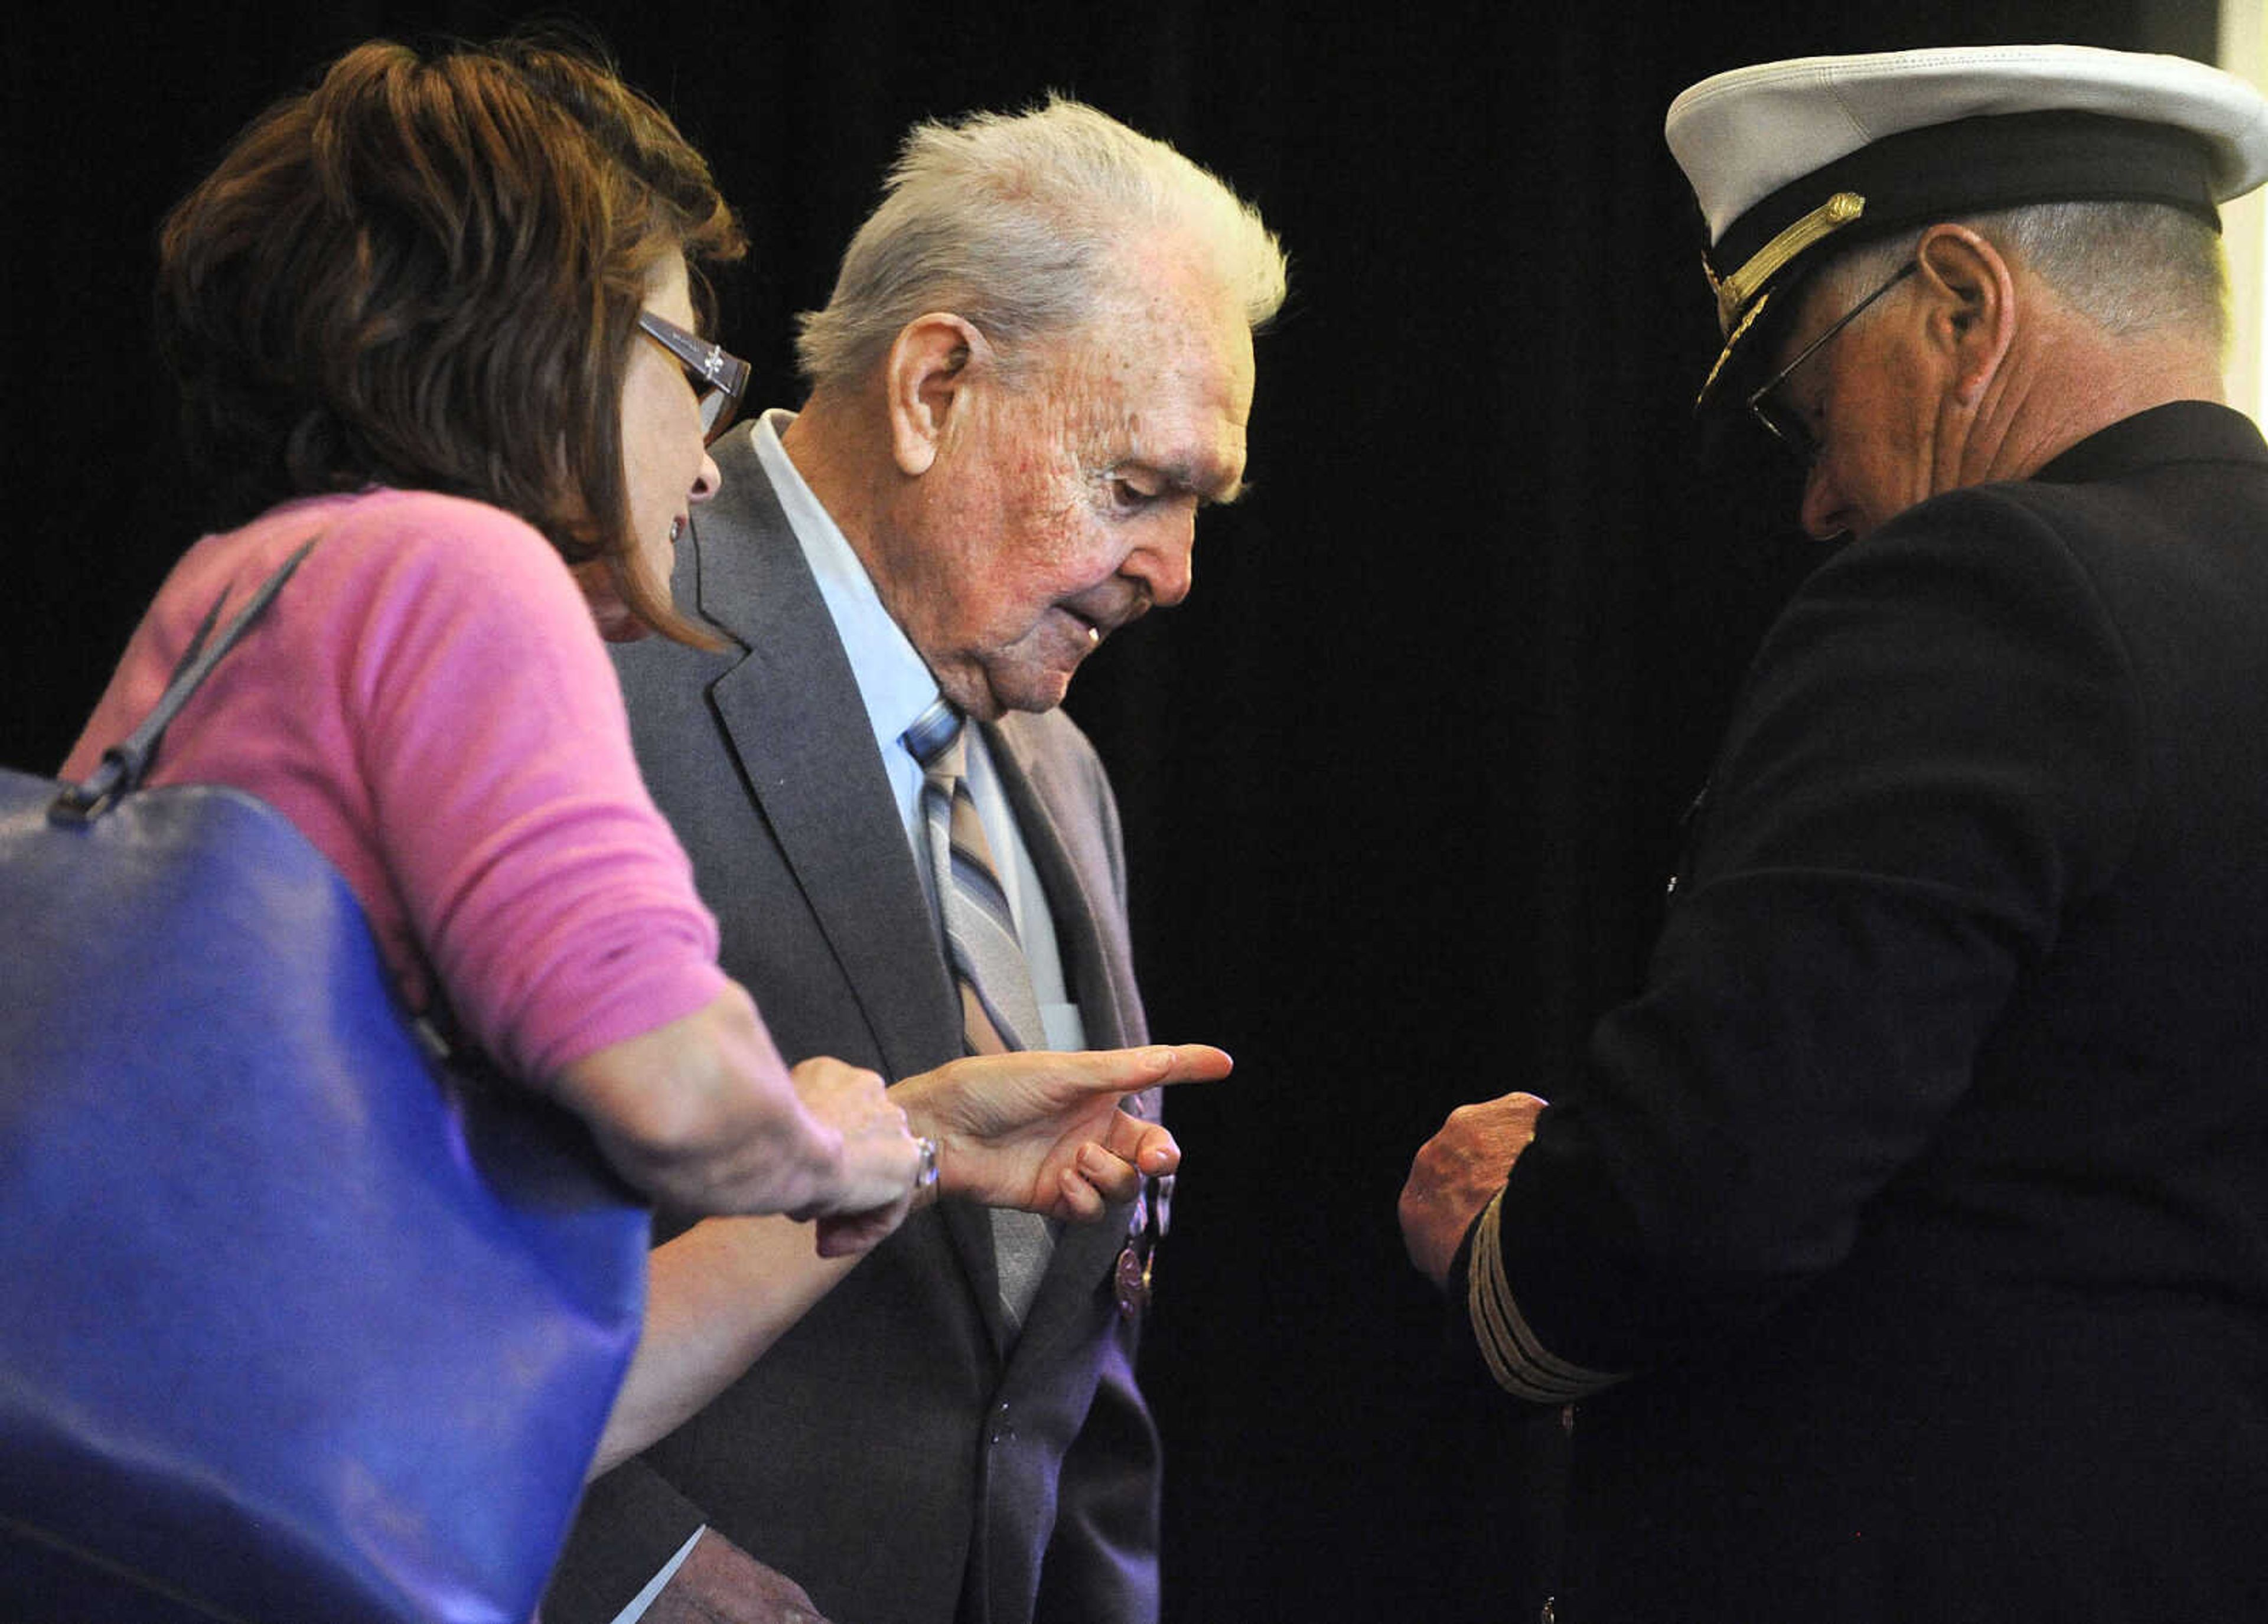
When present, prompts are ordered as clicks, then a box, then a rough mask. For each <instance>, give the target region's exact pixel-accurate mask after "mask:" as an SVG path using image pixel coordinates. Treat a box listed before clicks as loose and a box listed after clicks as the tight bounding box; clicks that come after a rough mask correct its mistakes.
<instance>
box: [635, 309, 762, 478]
mask: <svg viewBox="0 0 2268 1624" xmlns="http://www.w3.org/2000/svg"><path fill="white" fill-rule="evenodd" d="M638 327H639V329H640V330H641V331H642V332H644V334H645V335H646V336H647V337H648V338H650V339H652V340H653V342H655V343H657V344H659V345H660V346H661V347H662V348H663V349H666V350H667V351H669V353H670V354H671V355H673V356H676V357H677V358H678V360H679V361H680V362H681V363H683V364H684V367H685V374H686V376H687V377H688V378H690V379H691V380H692V383H693V393H695V394H696V396H698V397H699V399H700V401H701V440H702V444H703V445H712V444H714V443H715V441H716V438H717V437H718V435H720V434H722V433H724V432H725V430H727V429H729V428H731V427H732V426H733V414H734V413H735V412H737V411H739V410H740V396H741V395H742V394H743V393H745V392H746V391H747V387H748V364H747V362H745V361H743V360H741V359H740V356H733V355H727V354H725V350H724V349H723V347H722V346H721V345H718V344H712V343H711V342H709V341H708V340H707V339H705V338H703V337H702V336H701V335H700V334H696V333H689V332H687V331H686V330H685V329H684V328H683V327H679V326H678V325H677V323H675V322H674V321H672V320H668V319H667V318H666V317H664V316H657V315H655V314H654V313H653V312H652V311H650V310H642V311H640V312H638Z"/></svg>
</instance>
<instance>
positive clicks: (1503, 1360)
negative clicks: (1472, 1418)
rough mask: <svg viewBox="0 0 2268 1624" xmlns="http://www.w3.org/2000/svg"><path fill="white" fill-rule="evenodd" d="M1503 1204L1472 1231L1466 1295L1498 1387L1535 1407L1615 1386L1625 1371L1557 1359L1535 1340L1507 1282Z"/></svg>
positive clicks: (1499, 1199) (1496, 1203)
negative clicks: (1500, 1230)
mask: <svg viewBox="0 0 2268 1624" xmlns="http://www.w3.org/2000/svg"><path fill="white" fill-rule="evenodd" d="M1503 1205H1504V1192H1503V1191H1501V1190H1499V1191H1498V1192H1497V1194H1496V1195H1495V1197H1494V1198H1493V1199H1492V1200H1491V1201H1490V1202H1489V1204H1488V1205H1487V1207H1485V1208H1484V1209H1482V1212H1481V1216H1480V1223H1479V1225H1478V1226H1477V1227H1476V1229H1475V1230H1474V1231H1473V1253H1472V1268H1471V1278H1470V1280H1469V1282H1468V1283H1467V1286H1466V1291H1465V1308H1466V1312H1467V1314H1468V1315H1469V1317H1470V1318H1471V1319H1472V1324H1473V1336H1474V1339H1475V1340H1476V1341H1478V1342H1479V1344H1480V1349H1481V1357H1482V1358H1483V1359H1484V1360H1486V1361H1487V1362H1488V1367H1489V1374H1490V1375H1491V1376H1493V1377H1495V1378H1496V1385H1498V1386H1499V1387H1501V1388H1503V1389H1504V1390H1505V1391H1506V1393H1511V1394H1512V1395H1513V1397H1514V1398H1519V1399H1526V1400H1529V1401H1531V1402H1533V1403H1536V1404H1565V1403H1567V1402H1568V1401H1570V1400H1574V1399H1581V1398H1587V1397H1589V1396H1590V1395H1591V1394H1592V1393H1597V1392H1598V1391H1599V1390H1600V1389H1602V1388H1604V1387H1611V1386H1613V1385H1615V1384H1616V1382H1618V1381H1621V1380H1622V1379H1623V1378H1624V1374H1626V1372H1617V1373H1612V1374H1609V1372H1606V1371H1603V1370H1586V1369H1584V1368H1583V1367H1582V1366H1581V1365H1580V1364H1572V1363H1568V1362H1567V1361H1566V1360H1565V1359H1561V1358H1557V1357H1556V1356H1553V1355H1552V1354H1551V1353H1550V1351H1549V1350H1548V1349H1547V1348H1544V1346H1543V1343H1542V1342H1540V1341H1537V1340H1536V1338H1535V1332H1534V1331H1532V1330H1530V1329H1529V1328H1528V1321H1527V1319H1524V1318H1523V1317H1522V1316H1521V1312H1520V1304H1517V1303H1515V1302H1513V1298H1512V1288H1511V1287H1510V1286H1509V1285H1507V1284H1506V1282H1505V1278H1504V1254H1503V1248H1502V1246H1501V1244H1500V1242H1499V1238H1498V1227H1497V1226H1498V1224H1499V1220H1500V1218H1501V1216H1502V1215H1501V1211H1500V1209H1501V1208H1502V1207H1503Z"/></svg>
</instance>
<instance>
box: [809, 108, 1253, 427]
mask: <svg viewBox="0 0 2268 1624" xmlns="http://www.w3.org/2000/svg"><path fill="white" fill-rule="evenodd" d="M1152 241H1166V242H1176V243H1185V244H1187V245H1188V246H1189V248H1191V249H1193V250H1194V251H1195V252H1196V253H1197V254H1199V255H1201V256H1202V261H1203V262H1204V264H1205V267H1206V268H1207V269H1208V270H1209V271H1211V273H1212V274H1213V275H1214V276H1217V277H1218V278H1219V283H1220V285H1222V286H1223V287H1225V288H1226V290H1228V291H1229V293H1230V295H1231V296H1232V297H1233V298H1237V299H1238V300H1239V301H1240V302H1241V304H1242V305H1243V307H1244V312H1245V319H1246V320H1247V321H1248V323H1249V324H1250V325H1251V327H1253V329H1254V330H1255V331H1257V330H1258V329H1259V328H1260V327H1263V326H1264V325H1265V324H1266V323H1267V321H1268V320H1270V318H1271V317H1272V316H1274V315H1275V313H1276V312H1277V310H1278V308H1279V307H1280V306H1281V305H1283V302H1284V288H1285V261H1284V250H1283V248H1282V246H1281V245H1279V244H1278V241H1277V240H1276V237H1275V234H1274V233H1273V232H1271V231H1269V229H1268V228H1267V227H1266V226H1265V225H1264V224H1262V223H1261V219H1260V216H1259V214H1258V212H1257V211H1256V210H1255V209H1253V208H1252V206H1251V205H1250V204H1248V203H1246V202H1242V201H1241V200H1240V199H1239V198H1238V197H1237V195H1235V193H1233V192H1232V191H1230V190H1229V188H1228V187H1226V186H1225V185H1224V184H1222V182H1221V181H1220V180H1218V179H1217V178H1216V177H1214V176H1213V175H1211V174H1210V173H1207V172H1206V171H1204V170H1203V169H1201V168H1199V167H1198V166H1197V165H1195V164H1193V163H1191V162H1190V161H1189V159H1188V158H1183V157H1182V155H1181V154H1180V153H1179V152H1176V151H1174V149H1173V148H1171V147H1170V146H1167V144H1166V143H1164V142H1162V141H1156V140H1152V138H1151V137H1149V136H1144V135H1141V134H1138V132H1136V131H1134V130H1131V129H1128V128H1127V127H1126V126H1125V125H1123V124H1121V123H1120V122H1118V121H1117V120H1116V119H1114V118H1111V117H1110V116H1109V115H1108V114H1103V113H1100V112H1097V111H1096V110H1095V109H1094V108H1093V107H1087V106H1086V104H1084V103H1082V102H1077V101H1072V100H1070V99H1067V98H1064V97H1061V96H1052V97H1050V98H1049V100H1048V103H1047V105H1046V106H1045V107H1038V108H1035V109H1033V110H1031V111H1029V112H1027V113H1022V114H999V113H978V114H971V115H969V116H968V117H966V118H964V119H961V120H959V121H955V122H952V123H943V122H926V123H922V124H917V125H916V126H915V127H914V128H913V129H912V130H911V131H910V132H909V134H908V135H907V136H906V140H905V145H904V146H903V147H902V149H901V150H900V152H899V155H898V161H897V163H896V164H895V165H894V166H893V167H892V168H891V170H890V173H889V177H888V180H887V182H886V183H885V186H884V188H883V197H882V202H881V203H880V205H879V206H878V207H877V208H876V209H875V210H874V212H873V214H871V215H869V216H868V217H867V218H866V223H865V224H864V225H862V226H860V227H859V228H858V235H857V236H855V237H853V238H852V239H851V246H850V247H849V248H847V249H845V250H844V251H843V268H842V270H841V271H840V272H839V273H838V275H837V276H836V281H835V291H834V293H833V294H832V295H831V296H830V297H829V298H828V301H827V308H826V309H824V310H818V311H808V312H805V313H804V314H802V315H801V316H799V317H798V318H797V327H798V336H797V340H796V358H797V362H798V364H799V367H800V369H801V371H802V372H803V375H804V378H806V381H808V382H809V383H810V384H812V385H813V386H814V387H821V386H828V385H830V384H833V385H843V384H849V383H851V382H852V381H854V380H856V379H858V378H863V377H864V376H865V375H866V373H867V372H868V371H870V370H871V369H872V368H873V367H874V366H875V365H876V364H878V363H879V362H880V359H881V357H882V356H884V355H885V354H886V353H887V351H888V349H889V347H890V345H891V344H892V342H895V340H896V338H897V335H898V334H899V332H900V331H901V330H902V329H903V328H904V327H905V326H906V324H907V323H908V322H909V321H912V320H914V319H915V318H916V317H917V316H921V315H924V314H926V313H927V312H931V311H938V310H944V311H951V312H954V314H956V315H959V316H961V317H963V318H965V319H966V320H968V322H969V323H970V324H971V325H973V326H974V327H976V329H977V330H978V331H979V332H981V333H983V334H984V335H985V337H986V338H988V339H989V340H990V341H991V342H992V343H993V345H994V346H995V347H996V348H997V349H998V350H999V351H1000V353H1001V357H1002V361H1003V364H1004V365H1005V367H1006V368H1008V369H1009V370H1010V371H1012V372H1013V370H1014V368H1015V366H1016V362H1017V351H1018V349H1020V346H1022V345H1024V344H1025V343H1027V342H1028V341H1030V340H1032V339H1035V338H1039V337H1044V336H1048V335H1051V334H1061V333H1065V332H1069V331H1071V330H1073V329H1075V328H1077V327H1080V326H1083V325H1084V324H1085V323H1086V322H1087V321H1088V320H1092V319H1093V318H1094V316H1095V315H1096V314H1097V313H1098V312H1099V311H1100V309H1101V305H1103V303H1104V301H1105V300H1106V298H1108V297H1109V296H1110V295H1111V294H1112V293H1114V292H1116V291H1118V290H1120V289H1122V288H1123V287H1125V286H1126V285H1127V284H1128V281H1129V277H1130V272H1131V265H1130V262H1129V257H1130V256H1129V254H1128V250H1129V249H1130V248H1131V247H1133V246H1136V245H1137V244H1140V243H1145V242H1152Z"/></svg>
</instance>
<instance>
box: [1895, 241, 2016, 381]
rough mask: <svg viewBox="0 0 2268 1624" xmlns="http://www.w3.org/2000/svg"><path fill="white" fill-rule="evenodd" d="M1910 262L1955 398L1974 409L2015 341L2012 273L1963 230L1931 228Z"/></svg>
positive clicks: (1995, 253)
mask: <svg viewBox="0 0 2268 1624" xmlns="http://www.w3.org/2000/svg"><path fill="white" fill-rule="evenodd" d="M1915 258H1916V259H1917V260H1918V261H1919V262H1920V268H1921V276H1920V282H1921V285H1922V288H1923V290H1924V295H1925V297H1926V298H1928V299H1929V300H1930V312H1929V314H1930V320H1929V335H1930V338H1931V340H1932V341H1933V342H1934V343H1936V344H1937V345H1938V346H1939V347H1940V349H1942V350H1943V352H1944V354H1945V356H1946V357H1947V360H1948V364H1949V365H1950V367H1951V371H1952V378H1953V386H1954V391H1955V394H1956V396H1957V397H1958V398H1959V399H1960V400H1962V401H1964V402H1966V403H1967V404H1969V405H1971V406H1973V405H1975V404H1976V403H1977V400H1978V399H1979V398H1980V397H1981V396H1982V395H1983V393H1984V392H1985V385H1986V384H1988V383H1990V382H1991V381H1992V376H1993V374H1994V373H1995V372H1996V371H1999V365H2000V362H2001V360H2002V358H2003V357H2005V356H2007V353H2008V347H2009V345H2010V344H2012V343H2013V342H2014V341H2015V336H2016V285H2015V276H2014V272H2013V271H2012V270H2011V269H2010V268H2009V265H2008V261H2007V260H2006V259H2004V258H2002V257H2001V254H2000V251H1999V249H1997V248H1995V247H1994V246H1992V244H1991V243H1990V242H1988V241H1986V240H1985V239H1984V238H1982V237H1980V236H1978V235H1977V233H1976V232H1975V231H1970V229H1969V228H1968V227H1967V226H1963V225H1936V226H1933V227H1931V228H1930V229H1929V230H1928V231H1926V232H1924V233H1923V235H1922V239H1921V241H1920V242H1919V244H1918V245H1917V246H1916V249H1915Z"/></svg>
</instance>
